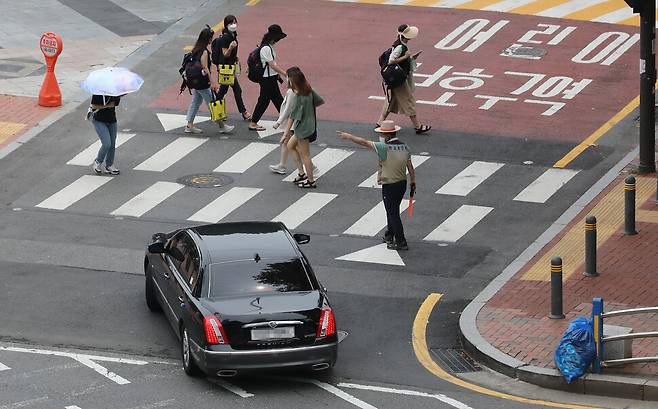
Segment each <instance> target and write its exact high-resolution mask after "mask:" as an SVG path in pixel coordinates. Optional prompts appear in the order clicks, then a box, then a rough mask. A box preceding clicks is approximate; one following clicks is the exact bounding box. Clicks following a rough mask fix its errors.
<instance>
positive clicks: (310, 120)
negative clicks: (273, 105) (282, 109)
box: [281, 67, 324, 188]
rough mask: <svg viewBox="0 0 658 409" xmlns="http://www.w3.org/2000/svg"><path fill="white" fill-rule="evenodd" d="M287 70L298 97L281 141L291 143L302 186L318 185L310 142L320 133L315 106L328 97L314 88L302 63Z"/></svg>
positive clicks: (298, 183) (298, 180)
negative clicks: (293, 129)
mask: <svg viewBox="0 0 658 409" xmlns="http://www.w3.org/2000/svg"><path fill="white" fill-rule="evenodd" d="M286 74H287V75H288V80H289V81H290V86H291V88H292V90H293V92H294V93H295V98H294V99H293V101H292V105H291V107H290V117H289V118H288V122H287V123H286V130H285V132H284V133H283V137H281V144H284V143H285V144H287V146H288V150H289V151H290V152H291V153H292V156H293V157H294V158H295V163H297V172H298V174H297V177H296V178H295V180H294V181H293V182H294V183H295V184H296V185H297V186H299V187H301V188H315V187H317V186H316V184H315V178H314V177H313V163H312V162H311V152H310V146H309V142H312V141H314V140H315V138H316V137H317V129H316V125H317V120H316V118H315V108H316V107H319V106H320V105H322V104H324V100H323V99H322V97H321V96H319V95H318V94H317V93H316V92H315V91H313V88H311V85H310V84H309V83H308V81H306V76H304V73H303V72H302V70H300V69H299V67H291V68H290V69H289V70H288V71H287V72H286ZM293 123H294V125H295V133H294V135H293V134H292V132H291V131H290V129H291V128H292V125H293ZM304 169H306V172H304Z"/></svg>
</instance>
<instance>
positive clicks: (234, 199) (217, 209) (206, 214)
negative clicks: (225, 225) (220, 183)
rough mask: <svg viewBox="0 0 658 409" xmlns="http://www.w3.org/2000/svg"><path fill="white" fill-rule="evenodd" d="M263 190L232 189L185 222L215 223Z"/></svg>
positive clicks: (248, 188)
mask: <svg viewBox="0 0 658 409" xmlns="http://www.w3.org/2000/svg"><path fill="white" fill-rule="evenodd" d="M261 190H263V189H256V188H250V187H234V188H231V190H229V191H228V192H226V193H224V194H223V195H221V196H220V197H218V198H217V199H215V200H213V201H212V202H210V203H209V204H208V205H206V206H205V207H204V208H203V209H201V210H199V211H198V212H196V213H194V214H193V215H192V216H190V217H189V218H188V219H187V220H190V221H194V222H206V223H217V222H219V221H220V220H222V219H223V218H224V217H226V216H228V215H229V214H230V213H231V212H232V211H234V210H235V209H237V208H238V207H240V206H242V205H243V204H244V203H246V202H247V201H248V200H249V199H251V198H252V197H254V196H256V195H257V194H258V193H259V192H260V191H261Z"/></svg>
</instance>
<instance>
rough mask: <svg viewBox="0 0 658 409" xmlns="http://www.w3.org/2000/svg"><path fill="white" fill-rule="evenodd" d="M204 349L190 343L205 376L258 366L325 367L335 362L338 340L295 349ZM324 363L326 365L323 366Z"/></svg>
mask: <svg viewBox="0 0 658 409" xmlns="http://www.w3.org/2000/svg"><path fill="white" fill-rule="evenodd" d="M222 348H226V349H225V350H207V349H203V348H201V347H200V346H199V345H197V344H196V343H195V342H192V352H193V354H194V355H195V356H196V359H197V364H198V365H199V367H200V368H201V369H202V370H203V371H204V372H205V373H206V374H208V375H214V374H217V373H218V372H219V371H220V370H221V371H227V370H232V371H237V373H240V372H247V371H252V370H258V369H273V368H292V367H309V368H313V367H314V366H315V368H316V369H324V368H326V367H327V365H328V367H331V366H333V365H334V363H336V358H337V355H338V342H332V343H328V344H322V345H309V346H303V347H295V348H276V349H260V350H235V349H232V348H231V347H230V346H222ZM322 364H327V365H322Z"/></svg>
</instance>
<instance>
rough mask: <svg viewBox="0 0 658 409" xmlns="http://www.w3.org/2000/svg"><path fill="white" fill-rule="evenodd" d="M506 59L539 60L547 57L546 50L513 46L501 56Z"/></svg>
mask: <svg viewBox="0 0 658 409" xmlns="http://www.w3.org/2000/svg"><path fill="white" fill-rule="evenodd" d="M500 55H503V56H506V57H517V58H527V59H531V60H539V59H540V58H541V57H543V56H545V55H546V50H544V49H543V48H538V47H526V46H522V45H521V44H512V45H510V46H509V47H507V48H506V49H504V50H503V52H502V53H501V54H500Z"/></svg>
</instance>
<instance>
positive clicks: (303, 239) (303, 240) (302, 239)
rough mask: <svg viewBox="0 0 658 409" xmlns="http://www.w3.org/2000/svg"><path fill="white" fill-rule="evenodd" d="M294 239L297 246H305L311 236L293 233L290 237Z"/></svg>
mask: <svg viewBox="0 0 658 409" xmlns="http://www.w3.org/2000/svg"><path fill="white" fill-rule="evenodd" d="M292 237H294V238H295V241H296V242H297V243H299V244H306V243H308V242H309V241H311V236H309V235H308V234H303V233H295V234H293V235H292Z"/></svg>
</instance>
